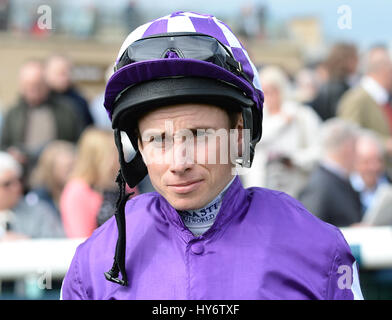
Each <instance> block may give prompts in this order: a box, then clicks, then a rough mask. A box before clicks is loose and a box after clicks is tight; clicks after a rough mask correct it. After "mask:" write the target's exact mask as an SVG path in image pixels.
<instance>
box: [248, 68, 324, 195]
mask: <svg viewBox="0 0 392 320" xmlns="http://www.w3.org/2000/svg"><path fill="white" fill-rule="evenodd" d="M259 76H260V81H261V84H262V87H263V91H264V97H265V102H264V105H265V107H264V111H263V113H264V115H263V140H262V142H261V143H259V144H258V145H257V146H256V152H255V157H254V161H253V165H252V168H251V169H250V170H249V171H248V173H247V174H245V175H243V176H242V180H243V182H244V185H245V186H246V187H251V186H258V187H267V188H271V189H276V190H281V191H284V192H286V193H288V194H290V195H291V196H294V197H296V196H297V195H298V192H299V191H300V190H301V189H302V187H303V186H304V185H305V183H306V182H307V178H308V174H309V173H310V171H311V170H312V168H313V166H314V164H315V163H316V161H317V160H318V157H319V154H320V149H319V144H318V134H317V133H318V132H319V126H320V123H321V120H320V119H319V117H318V116H317V114H316V113H315V112H314V111H313V110H312V109H311V108H310V107H308V106H305V105H301V104H299V103H297V102H295V101H294V100H291V99H290V98H289V81H288V78H287V76H286V74H285V73H284V72H283V71H282V70H281V69H280V68H278V67H276V66H269V67H266V68H264V69H263V70H261V72H260V74H259Z"/></svg>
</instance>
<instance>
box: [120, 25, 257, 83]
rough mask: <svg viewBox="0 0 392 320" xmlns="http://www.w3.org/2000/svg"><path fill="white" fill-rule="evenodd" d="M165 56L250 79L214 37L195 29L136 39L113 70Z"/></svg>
mask: <svg viewBox="0 0 392 320" xmlns="http://www.w3.org/2000/svg"><path fill="white" fill-rule="evenodd" d="M165 58H166V59H167V58H168V59H172V58H182V59H195V60H200V61H206V62H210V63H213V64H215V65H217V66H219V67H222V68H224V69H226V70H228V71H230V72H232V73H234V74H236V75H239V76H241V77H243V78H244V79H245V80H247V81H248V82H249V83H252V82H251V81H250V80H249V78H248V76H247V75H246V74H245V73H244V72H243V69H242V65H241V63H240V62H238V61H237V60H235V59H234V57H233V55H232V53H231V52H230V50H229V49H228V48H226V46H225V45H223V44H222V43H221V42H220V41H219V40H217V39H215V38H214V37H211V36H208V35H205V34H202V33H195V32H185V33H184V32H172V33H164V34H156V35H153V36H149V37H146V38H142V39H139V40H137V41H135V42H133V43H132V44H131V45H129V47H128V48H127V49H126V50H125V51H124V53H123V54H122V56H121V57H120V59H119V61H118V63H117V64H116V66H115V68H114V71H117V70H119V69H120V68H122V67H124V66H126V65H129V64H132V63H134V62H140V61H146V60H157V59H165Z"/></svg>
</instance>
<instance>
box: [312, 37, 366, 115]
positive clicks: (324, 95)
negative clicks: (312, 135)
mask: <svg viewBox="0 0 392 320" xmlns="http://www.w3.org/2000/svg"><path fill="white" fill-rule="evenodd" d="M325 64H326V66H327V69H328V72H329V78H328V81H327V82H326V83H324V84H323V85H321V87H320V89H319V91H318V94H317V96H316V97H315V99H314V101H312V102H311V103H310V105H311V106H312V107H313V108H314V110H315V111H316V112H317V114H318V115H319V116H320V118H321V119H322V120H323V121H325V120H327V119H330V118H333V117H335V116H336V107H337V104H338V102H339V99H340V98H341V96H342V95H343V94H344V93H345V92H346V91H347V90H348V89H349V88H350V83H349V81H350V77H352V76H353V75H354V74H355V72H356V69H357V64H358V54H357V48H356V47H355V46H354V45H352V44H349V43H344V42H342V43H336V44H335V45H334V46H333V47H332V49H331V51H330V52H329V55H328V57H327V59H326V61H325Z"/></svg>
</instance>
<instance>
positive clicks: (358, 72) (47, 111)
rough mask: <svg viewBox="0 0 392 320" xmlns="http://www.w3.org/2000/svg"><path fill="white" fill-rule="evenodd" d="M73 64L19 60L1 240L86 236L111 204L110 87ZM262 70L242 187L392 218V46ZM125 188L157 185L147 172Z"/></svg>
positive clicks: (319, 207)
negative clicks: (82, 75)
mask: <svg viewBox="0 0 392 320" xmlns="http://www.w3.org/2000/svg"><path fill="white" fill-rule="evenodd" d="M71 75H72V61H71V60H70V59H69V58H68V57H66V56H63V55H57V54H55V55H52V56H50V57H48V58H47V59H46V60H45V61H40V60H28V61H26V62H25V63H24V64H23V65H22V67H21V68H20V70H19V96H18V97H17V99H16V100H15V103H14V105H13V106H10V107H9V108H7V109H6V110H7V111H6V112H4V114H3V115H2V118H3V120H2V126H1V134H0V143H1V152H0V240H1V241H7V240H12V239H19V238H51V237H88V236H90V235H91V233H92V232H93V231H94V229H95V228H97V227H98V226H99V225H101V224H102V223H103V222H105V221H106V220H107V219H108V218H110V217H111V216H112V215H113V214H114V210H115V208H114V206H113V205H114V203H115V202H116V198H117V192H118V191H117V186H116V184H115V179H116V175H117V172H118V169H119V164H118V159H117V151H116V147H115V143H114V138H113V133H112V129H111V127H110V121H109V120H108V119H107V115H106V112H105V109H104V107H103V94H101V95H99V96H97V97H96V98H95V99H92V100H91V101H89V100H88V99H86V98H85V97H84V96H83V94H82V92H81V90H80V89H79V88H78V87H77V86H76V85H75V84H74V83H73V81H72V76H71ZM107 76H110V71H108V74H107ZM259 76H260V81H261V84H262V87H263V91H264V95H265V107H264V119H263V137H262V140H261V142H260V143H259V144H258V145H257V148H256V153H255V158H254V162H253V166H252V168H251V169H249V171H248V172H247V173H246V174H244V175H241V179H242V181H243V183H244V185H245V187H251V186H259V187H266V188H271V189H277V190H281V191H283V192H286V193H288V194H290V195H291V196H293V197H295V198H297V199H299V200H300V201H301V202H302V203H303V204H304V205H305V206H306V207H307V208H308V209H309V210H310V211H311V212H312V213H313V214H315V215H316V216H318V217H319V218H321V219H323V220H324V221H326V222H329V223H331V224H334V225H336V226H338V227H348V226H360V225H383V224H387V225H388V224H392V212H388V211H390V210H388V206H389V207H390V206H391V197H392V196H391V186H392V185H391V173H392V161H391V159H392V136H391V132H392V107H391V103H390V97H391V91H392V61H391V57H390V56H389V54H388V50H387V49H386V48H385V47H383V46H375V47H373V48H371V49H370V50H368V52H366V53H365V54H364V55H361V56H360V55H359V54H358V51H357V48H356V47H355V46H354V45H352V44H348V43H337V44H335V45H334V46H333V47H332V48H331V50H330V53H329V55H328V56H327V58H326V59H325V61H322V62H320V63H319V64H317V65H312V66H305V67H304V68H303V69H302V70H300V71H299V72H297V73H296V74H295V75H289V74H288V73H286V72H285V70H283V69H282V68H281V67H279V66H277V65H266V66H263V67H262V68H261V69H260V71H259ZM130 191H134V192H135V195H136V194H139V193H143V192H149V191H153V188H152V186H151V184H150V183H149V180H148V177H147V178H146V179H145V180H144V181H143V182H142V183H141V184H140V185H139V186H137V187H136V188H135V189H134V190H130Z"/></svg>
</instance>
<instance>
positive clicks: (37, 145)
mask: <svg viewBox="0 0 392 320" xmlns="http://www.w3.org/2000/svg"><path fill="white" fill-rule="evenodd" d="M19 91H20V97H19V99H18V102H17V103H16V104H15V105H14V106H12V107H11V108H10V109H9V110H8V112H7V113H6V114H5V116H4V120H3V126H2V134H1V149H2V150H7V151H8V152H10V153H12V155H13V156H14V157H15V158H16V159H18V161H19V162H20V163H21V164H23V165H24V169H25V175H26V176H27V175H28V174H29V172H30V170H31V168H32V167H33V166H34V165H35V162H36V160H37V159H38V157H39V155H40V153H41V151H42V149H43V148H44V147H45V145H46V144H47V143H48V142H50V141H52V140H55V139H61V140H66V141H70V142H75V141H77V139H78V137H79V135H80V130H81V126H80V121H79V118H78V116H77V115H76V114H75V112H74V110H73V108H72V106H71V105H70V104H69V102H68V101H67V100H64V99H61V98H58V97H54V96H53V95H52V94H51V93H50V91H49V89H48V87H47V85H46V82H45V80H44V67H43V64H42V63H41V62H40V61H38V60H30V61H28V62H26V63H24V64H23V66H22V67H21V69H20V73H19Z"/></svg>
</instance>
